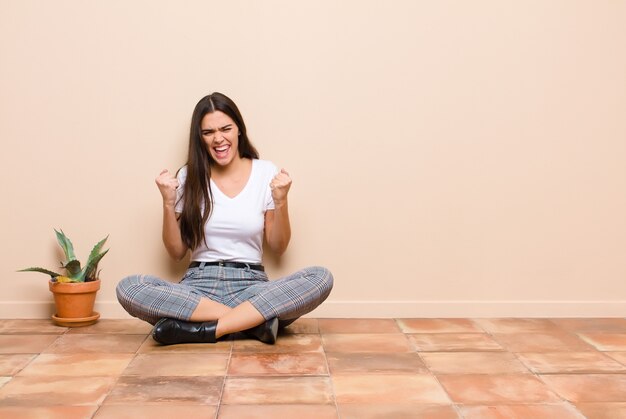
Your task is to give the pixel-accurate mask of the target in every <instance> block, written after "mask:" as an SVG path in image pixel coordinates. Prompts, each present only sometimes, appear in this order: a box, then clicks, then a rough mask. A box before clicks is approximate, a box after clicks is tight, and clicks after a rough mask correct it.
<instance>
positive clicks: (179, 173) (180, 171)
mask: <svg viewBox="0 0 626 419" xmlns="http://www.w3.org/2000/svg"><path fill="white" fill-rule="evenodd" d="M186 178H187V165H184V166H183V167H181V168H180V169H178V171H177V172H176V179H178V180H179V181H180V180H182V179H186Z"/></svg>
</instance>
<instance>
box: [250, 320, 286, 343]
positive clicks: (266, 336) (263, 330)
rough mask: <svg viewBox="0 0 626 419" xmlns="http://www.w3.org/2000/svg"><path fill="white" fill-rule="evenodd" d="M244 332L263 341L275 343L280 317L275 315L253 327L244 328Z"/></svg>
mask: <svg viewBox="0 0 626 419" xmlns="http://www.w3.org/2000/svg"><path fill="white" fill-rule="evenodd" d="M243 333H245V334H246V335H248V336H252V337H253V338H255V339H258V340H260V341H261V342H263V343H267V344H270V345H273V344H275V343H276V336H277V335H278V318H276V317H274V318H273V319H270V320H268V321H266V322H265V323H261V324H260V325H258V326H254V327H253V328H251V329H248V330H244V331H243Z"/></svg>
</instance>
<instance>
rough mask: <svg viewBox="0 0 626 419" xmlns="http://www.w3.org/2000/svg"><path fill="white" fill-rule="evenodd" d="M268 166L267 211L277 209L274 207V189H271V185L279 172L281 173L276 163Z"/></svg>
mask: <svg viewBox="0 0 626 419" xmlns="http://www.w3.org/2000/svg"><path fill="white" fill-rule="evenodd" d="M268 163H269V162H268ZM267 166H268V170H267V192H266V194H265V211H269V210H273V209H274V208H276V206H275V205H274V198H272V188H270V183H271V182H272V179H274V176H276V175H277V174H278V172H279V171H280V170H278V167H276V165H275V164H274V163H269V164H268V165H267Z"/></svg>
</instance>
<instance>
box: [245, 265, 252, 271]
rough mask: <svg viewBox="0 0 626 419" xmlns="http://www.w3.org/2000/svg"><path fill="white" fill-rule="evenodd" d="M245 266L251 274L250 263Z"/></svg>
mask: <svg viewBox="0 0 626 419" xmlns="http://www.w3.org/2000/svg"><path fill="white" fill-rule="evenodd" d="M244 265H246V271H248V272H250V269H251V268H250V264H249V263H244Z"/></svg>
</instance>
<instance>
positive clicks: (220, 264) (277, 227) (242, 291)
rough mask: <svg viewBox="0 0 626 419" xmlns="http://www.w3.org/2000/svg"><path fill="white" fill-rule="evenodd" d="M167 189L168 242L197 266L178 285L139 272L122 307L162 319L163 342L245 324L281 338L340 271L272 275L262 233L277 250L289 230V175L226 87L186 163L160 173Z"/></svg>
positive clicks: (213, 101)
mask: <svg viewBox="0 0 626 419" xmlns="http://www.w3.org/2000/svg"><path fill="white" fill-rule="evenodd" d="M156 184H157V186H158V188H159V191H160V192H161V195H162V197H163V243H164V244H165V248H166V249H167V252H168V253H169V255H170V256H171V257H172V258H173V259H175V260H177V261H180V260H182V259H183V258H184V257H185V255H186V254H187V252H188V251H189V250H190V251H191V260H192V262H191V264H190V265H189V269H188V270H187V272H186V274H185V276H184V277H183V279H182V280H181V281H180V283H171V282H168V281H164V280H162V279H159V278H157V277H154V276H149V275H132V276H129V277H126V278H124V279H123V280H122V281H120V283H119V284H118V286H117V297H118V300H119V301H120V303H121V305H122V306H123V307H124V308H125V309H126V311H128V312H129V313H130V314H131V315H132V316H135V317H138V318H140V319H143V320H145V321H147V322H149V323H151V324H153V325H154V329H153V332H152V336H153V338H154V339H155V340H156V341H158V342H160V343H162V344H175V343H193V342H215V341H217V339H219V338H220V337H222V336H225V335H227V334H230V333H234V332H239V331H243V332H244V333H246V334H247V335H249V336H252V337H255V338H257V339H259V340H260V341H262V342H265V343H270V344H273V343H274V342H275V341H276V335H277V331H278V328H279V327H284V326H286V325H288V324H290V323H292V322H293V321H294V320H296V319H297V318H298V317H300V316H302V315H303V314H306V313H308V312H310V311H311V310H313V309H314V308H316V307H317V306H318V305H320V304H321V303H322V302H323V301H324V300H325V299H326V298H327V297H328V295H329V294H330V291H331V289H332V286H333V277H332V274H331V273H330V272H329V271H328V270H327V269H325V268H322V267H310V268H306V269H302V270H300V271H298V272H296V273H294V274H292V275H289V276H287V277H284V278H281V279H277V280H274V281H269V280H268V278H267V275H266V274H265V270H264V268H263V265H262V264H261V263H262V256H263V248H262V246H263V237H265V240H266V242H267V244H268V246H269V247H270V248H271V250H272V251H273V252H275V253H277V254H282V253H283V252H284V251H285V249H286V248H287V245H288V244H289V240H290V238H291V228H290V224H289V212H288V200H287V196H288V193H289V188H290V187H291V177H290V176H289V173H287V171H285V170H284V169H282V170H280V171H279V170H278V169H277V168H276V166H274V164H272V163H271V162H269V161H265V160H259V154H258V152H257V151H256V149H255V148H254V146H253V145H252V144H251V142H250V140H249V139H248V134H247V131H246V126H245V124H244V121H243V118H242V117H241V114H240V112H239V109H238V108H237V106H236V105H235V103H234V102H233V101H232V100H230V99H229V98H228V97H226V96H225V95H223V94H221V93H213V94H211V95H208V96H206V97H204V98H202V99H201V100H200V102H198V104H197V105H196V107H195V109H194V112H193V116H192V119H191V130H190V136H189V154H188V158H187V164H186V165H185V166H183V167H182V168H181V169H180V170H179V171H178V173H177V175H176V176H173V175H172V174H171V173H170V172H168V171H167V170H163V171H162V172H161V173H160V174H159V176H158V177H157V178H156Z"/></svg>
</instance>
